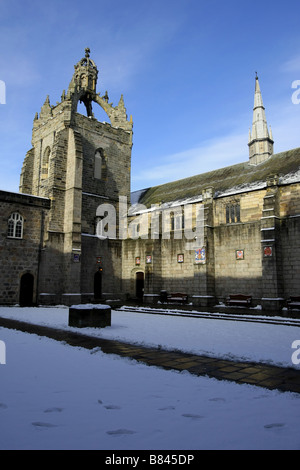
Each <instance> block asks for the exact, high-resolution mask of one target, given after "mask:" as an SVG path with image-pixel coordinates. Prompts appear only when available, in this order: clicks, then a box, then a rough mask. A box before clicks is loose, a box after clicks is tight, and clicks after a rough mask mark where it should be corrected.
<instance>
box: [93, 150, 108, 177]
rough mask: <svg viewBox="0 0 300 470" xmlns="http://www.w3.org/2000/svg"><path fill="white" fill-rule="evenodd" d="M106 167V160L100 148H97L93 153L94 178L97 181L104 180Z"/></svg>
mask: <svg viewBox="0 0 300 470" xmlns="http://www.w3.org/2000/svg"><path fill="white" fill-rule="evenodd" d="M106 175H107V167H106V158H105V154H104V151H103V149H102V148H99V149H97V150H96V152H95V158H94V178H96V179H98V180H106Z"/></svg>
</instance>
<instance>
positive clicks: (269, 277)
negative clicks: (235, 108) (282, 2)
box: [0, 49, 300, 311]
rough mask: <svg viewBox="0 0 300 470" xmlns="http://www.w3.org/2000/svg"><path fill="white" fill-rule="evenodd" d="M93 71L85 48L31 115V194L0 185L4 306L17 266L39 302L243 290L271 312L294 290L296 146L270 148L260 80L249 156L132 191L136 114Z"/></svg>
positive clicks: (17, 280)
mask: <svg viewBox="0 0 300 470" xmlns="http://www.w3.org/2000/svg"><path fill="white" fill-rule="evenodd" d="M97 78H98V70H97V67H96V65H95V64H94V62H93V61H92V60H91V59H90V55H89V50H88V49H87V50H86V56H85V57H84V58H83V59H82V60H81V61H79V62H78V64H76V65H75V71H74V75H73V77H72V80H71V82H70V85H69V88H68V90H67V93H66V92H65V91H63V93H62V98H61V102H60V103H57V104H56V106H51V105H50V100H49V97H47V98H46V101H45V103H44V105H43V106H42V108H41V111H40V113H39V114H36V116H35V119H34V124H33V133H32V148H31V149H30V150H29V151H28V152H27V154H26V157H25V159H24V164H23V168H22V172H21V180H20V193H25V194H28V195H31V196H27V195H25V194H17V195H14V194H13V193H4V192H3V191H2V192H0V204H1V219H0V229H1V234H0V236H1V238H0V256H1V260H3V261H2V266H3V268H2V271H1V277H0V285H1V286H2V291H1V292H2V294H1V297H0V302H1V303H16V302H18V301H19V299H20V292H21V291H22V288H21V287H22V286H21V278H22V275H23V274H24V273H29V274H31V275H32V276H33V287H32V301H33V302H36V303H42V304H59V303H63V304H67V305H71V304H77V303H85V302H94V301H99V300H101V301H105V300H108V299H121V300H126V299H136V298H138V299H139V300H140V301H144V302H146V303H147V302H148V303H150V302H151V303H152V302H157V301H158V300H159V299H160V294H161V291H167V292H169V293H172V292H173V293H176V292H182V293H186V294H188V296H189V302H191V303H192V304H193V305H195V306H198V307H207V306H210V305H215V304H216V303H218V302H224V300H225V298H226V297H227V296H228V294H234V293H243V294H249V295H251V296H252V298H253V305H254V306H255V305H261V306H262V307H263V308H264V309H266V310H271V311H276V310H278V309H280V308H281V307H282V305H284V301H285V300H286V299H287V298H289V296H291V295H299V294H300V291H299V281H300V268H299V264H300V263H299V262H300V236H299V235H300V233H299V231H300V197H299V194H300V170H299V163H300V148H299V149H294V150H290V151H287V152H283V153H280V154H273V136H272V133H271V131H269V130H268V127H267V123H266V118H265V109H264V106H263V103H262V98H261V92H260V88H259V83H258V79H257V78H256V81H255V100H254V111H253V125H252V132H251V133H250V136H249V142H248V145H249V161H247V162H245V163H240V164H238V165H234V166H230V167H227V168H222V169H220V170H215V171H212V172H209V173H205V174H201V175H196V176H194V177H191V178H186V179H183V180H179V181H176V182H171V183H168V184H164V185H161V186H157V187H152V188H149V189H145V190H142V191H139V192H136V193H132V194H131V195H130V165H131V148H132V126H133V124H132V119H131V118H130V120H128V119H127V115H126V109H125V106H124V101H123V97H122V96H121V99H120V101H119V104H118V105H117V106H116V107H113V105H112V104H110V103H109V102H108V101H109V99H108V96H107V92H106V93H105V95H104V96H102V97H101V96H100V94H98V93H96V84H97ZM79 100H80V101H83V103H84V104H85V106H86V110H87V116H83V115H81V114H78V113H77V104H78V101H79ZM93 103H96V104H97V105H100V106H101V107H102V108H103V109H104V111H105V112H106V113H107V115H108V117H109V120H110V123H103V122H98V121H97V120H96V119H95V118H94V115H93V112H92V104H93ZM130 197H131V207H129V202H130ZM12 214H20V216H22V217H23V218H22V222H23V232H22V233H21V232H20V233H21V235H22V236H21V237H17V238H18V239H14V238H13V237H9V236H8V234H9V233H10V234H12V230H13V227H14V225H13V224H15V227H16V224H17V223H19V222H20V221H19V219H18V217H19V216H18V215H15V216H14V217H15V218H11V215H12ZM109 215H111V216H112V217H111V218H109V217H108V216H109ZM8 224H11V225H10V227H8ZM101 228H102V229H101ZM18 230H19V228H18ZM20 233H18V235H20ZM100 235H101V236H100ZM31 281H32V279H31ZM23 291H24V289H23ZM21 297H22V296H21Z"/></svg>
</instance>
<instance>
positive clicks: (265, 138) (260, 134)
mask: <svg viewBox="0 0 300 470" xmlns="http://www.w3.org/2000/svg"><path fill="white" fill-rule="evenodd" d="M273 145H274V141H273V136H272V131H271V128H270V131H269V130H268V125H267V120H266V114H265V108H264V105H263V100H262V95H261V91H260V86H259V81H258V77H257V76H256V78H255V94H254V108H253V123H252V131H249V143H248V146H249V160H250V163H251V164H252V165H259V164H260V163H262V162H264V161H265V160H267V159H268V158H269V157H270V156H271V155H273Z"/></svg>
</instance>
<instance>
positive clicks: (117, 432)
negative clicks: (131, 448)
mask: <svg viewBox="0 0 300 470" xmlns="http://www.w3.org/2000/svg"><path fill="white" fill-rule="evenodd" d="M106 434H109V435H110V436H119V435H122V434H136V431H131V430H130V429H116V430H115V431H106Z"/></svg>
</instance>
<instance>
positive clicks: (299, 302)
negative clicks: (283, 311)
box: [287, 296, 300, 310]
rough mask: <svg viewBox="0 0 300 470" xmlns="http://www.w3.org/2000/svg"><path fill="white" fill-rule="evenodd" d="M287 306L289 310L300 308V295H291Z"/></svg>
mask: <svg viewBox="0 0 300 470" xmlns="http://www.w3.org/2000/svg"><path fill="white" fill-rule="evenodd" d="M287 308H288V310H292V309H293V308H297V309H300V296H294V297H290V299H289V300H288V301H287Z"/></svg>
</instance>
